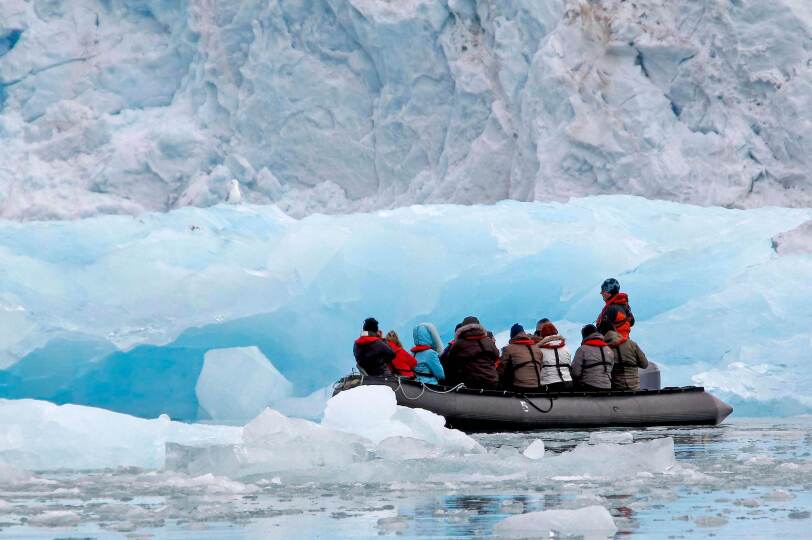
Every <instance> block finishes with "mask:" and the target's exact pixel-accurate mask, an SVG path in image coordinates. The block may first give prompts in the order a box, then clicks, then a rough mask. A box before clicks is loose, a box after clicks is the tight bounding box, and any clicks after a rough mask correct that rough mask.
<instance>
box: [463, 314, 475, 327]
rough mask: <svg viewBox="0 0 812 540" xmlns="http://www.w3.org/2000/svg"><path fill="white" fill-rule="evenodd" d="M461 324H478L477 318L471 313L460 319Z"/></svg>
mask: <svg viewBox="0 0 812 540" xmlns="http://www.w3.org/2000/svg"><path fill="white" fill-rule="evenodd" d="M462 324H463V326H464V325H466V324H479V319H477V318H476V317H474V316H473V315H469V316H467V317H465V318H464V319H463V320H462Z"/></svg>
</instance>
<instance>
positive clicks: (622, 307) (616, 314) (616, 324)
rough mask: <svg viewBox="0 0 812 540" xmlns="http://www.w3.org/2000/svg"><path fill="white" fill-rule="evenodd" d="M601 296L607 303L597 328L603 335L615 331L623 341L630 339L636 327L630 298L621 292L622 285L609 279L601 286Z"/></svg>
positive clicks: (596, 323) (596, 322) (596, 324)
mask: <svg viewBox="0 0 812 540" xmlns="http://www.w3.org/2000/svg"><path fill="white" fill-rule="evenodd" d="M601 296H602V297H603V301H604V302H605V304H604V306H603V309H602V310H601V313H600V315H598V320H597V321H595V326H597V327H598V331H599V332H600V333H601V334H604V335H606V333H607V332H611V331H612V330H614V331H615V332H617V333H618V334H620V337H621V339H623V341H625V340H627V339H629V334H630V333H631V331H632V326H634V314H633V313H632V309H631V307H629V296H628V295H627V294H626V293H623V292H620V283H619V282H618V280H616V279H615V278H609V279H607V280H605V281H604V282H603V283H602V284H601Z"/></svg>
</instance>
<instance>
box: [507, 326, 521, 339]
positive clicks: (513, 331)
mask: <svg viewBox="0 0 812 540" xmlns="http://www.w3.org/2000/svg"><path fill="white" fill-rule="evenodd" d="M523 332H524V327H523V326H522V325H521V324H519V323H516V324H514V325H513V326H511V327H510V339H513V338H515V337H516V335H518V334H521V333H523Z"/></svg>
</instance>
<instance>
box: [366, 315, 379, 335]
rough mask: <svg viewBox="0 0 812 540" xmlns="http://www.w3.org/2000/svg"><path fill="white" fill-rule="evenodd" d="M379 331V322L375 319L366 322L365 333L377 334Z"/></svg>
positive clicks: (371, 318)
mask: <svg viewBox="0 0 812 540" xmlns="http://www.w3.org/2000/svg"><path fill="white" fill-rule="evenodd" d="M377 331H378V321H376V320H375V318H374V317H370V318H369V319H365V320H364V332H377Z"/></svg>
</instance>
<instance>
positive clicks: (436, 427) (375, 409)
mask: <svg viewBox="0 0 812 540" xmlns="http://www.w3.org/2000/svg"><path fill="white" fill-rule="evenodd" d="M321 423H322V425H323V426H325V427H329V428H332V429H336V430H339V431H344V432H347V433H353V434H356V435H360V436H361V437H364V438H366V439H369V440H370V441H372V442H373V443H376V444H377V443H379V442H381V441H383V440H384V439H386V438H388V437H409V438H413V439H419V440H423V441H426V442H428V443H431V444H433V445H435V446H438V447H441V448H445V449H447V450H452V451H454V450H456V451H462V452H483V451H484V449H483V448H482V446H481V445H480V444H479V443H478V442H476V441H475V440H474V439H472V438H471V437H469V436H468V435H466V434H465V433H463V432H461V431H458V430H456V429H448V428H446V427H445V418H443V417H442V416H440V415H438V414H434V413H432V412H430V411H426V410H424V409H409V408H407V407H402V406H400V405H398V404H397V400H396V399H395V393H394V391H393V390H392V389H391V388H389V387H388V386H359V387H357V388H353V389H351V390H346V391H344V392H341V393H340V394H338V395H336V396H334V397H333V398H331V399H330V401H328V402H327V408H326V409H325V411H324V419H323V420H322V422H321Z"/></svg>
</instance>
